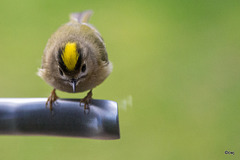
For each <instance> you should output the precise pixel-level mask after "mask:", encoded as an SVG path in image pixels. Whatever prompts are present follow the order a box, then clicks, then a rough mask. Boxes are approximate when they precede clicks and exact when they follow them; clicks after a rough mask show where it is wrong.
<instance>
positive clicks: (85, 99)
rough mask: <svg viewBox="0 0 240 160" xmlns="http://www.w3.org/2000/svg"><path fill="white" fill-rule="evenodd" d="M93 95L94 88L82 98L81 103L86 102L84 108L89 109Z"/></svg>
mask: <svg viewBox="0 0 240 160" xmlns="http://www.w3.org/2000/svg"><path fill="white" fill-rule="evenodd" d="M92 95H93V94H92V90H90V91H89V92H88V94H87V95H86V97H84V98H83V99H81V100H80V105H81V103H84V110H85V109H89V103H90V101H91V99H92Z"/></svg>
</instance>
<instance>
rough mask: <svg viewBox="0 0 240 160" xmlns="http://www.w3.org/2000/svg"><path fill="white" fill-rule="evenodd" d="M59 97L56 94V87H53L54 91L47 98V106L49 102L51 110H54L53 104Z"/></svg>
mask: <svg viewBox="0 0 240 160" xmlns="http://www.w3.org/2000/svg"><path fill="white" fill-rule="evenodd" d="M58 98H59V97H58V96H57V94H56V89H53V91H52V92H51V94H50V96H49V97H48V99H47V102H46V107H47V106H48V103H49V109H50V111H52V110H53V108H52V105H53V102H55V101H56V100H57V99H58Z"/></svg>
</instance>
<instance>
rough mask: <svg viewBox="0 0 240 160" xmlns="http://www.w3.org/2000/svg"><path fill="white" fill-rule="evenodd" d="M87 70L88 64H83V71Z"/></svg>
mask: <svg viewBox="0 0 240 160" xmlns="http://www.w3.org/2000/svg"><path fill="white" fill-rule="evenodd" d="M85 71H86V64H83V66H82V72H85Z"/></svg>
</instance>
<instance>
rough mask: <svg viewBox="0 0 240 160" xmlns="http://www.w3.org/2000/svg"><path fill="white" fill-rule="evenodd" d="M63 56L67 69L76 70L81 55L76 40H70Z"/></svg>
mask: <svg viewBox="0 0 240 160" xmlns="http://www.w3.org/2000/svg"><path fill="white" fill-rule="evenodd" d="M61 57H62V60H63V63H64V64H65V66H66V67H67V69H68V70H69V71H72V70H74V68H75V66H76V63H77V61H78V57H79V54H78V52H77V44H76V43H74V42H73V43H71V42H68V43H67V44H66V46H65V49H64V51H63V54H62V55H61Z"/></svg>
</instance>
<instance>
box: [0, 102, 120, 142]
mask: <svg viewBox="0 0 240 160" xmlns="http://www.w3.org/2000/svg"><path fill="white" fill-rule="evenodd" d="M46 101H47V99H46V98H0V134H8V135H51V136H69V137H82V138H93V139H119V138H120V133H119V121H118V107H117V103H116V102H113V101H108V100H92V101H91V104H90V106H89V107H90V110H85V111H84V106H83V105H84V104H82V106H80V100H79V99H58V100H57V101H55V102H54V104H53V111H52V112H51V111H50V110H49V108H47V107H46V105H45V103H46Z"/></svg>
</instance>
